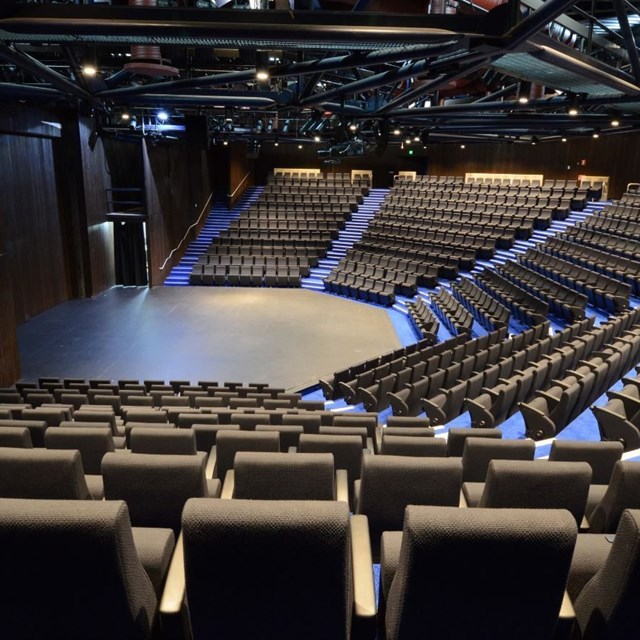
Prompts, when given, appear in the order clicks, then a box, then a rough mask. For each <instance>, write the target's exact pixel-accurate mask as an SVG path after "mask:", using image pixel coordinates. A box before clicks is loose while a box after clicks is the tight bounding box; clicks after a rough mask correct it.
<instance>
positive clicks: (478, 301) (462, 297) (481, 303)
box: [451, 278, 511, 331]
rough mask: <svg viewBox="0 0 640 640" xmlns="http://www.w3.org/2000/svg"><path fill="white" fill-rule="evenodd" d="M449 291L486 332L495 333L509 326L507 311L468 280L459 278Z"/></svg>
mask: <svg viewBox="0 0 640 640" xmlns="http://www.w3.org/2000/svg"><path fill="white" fill-rule="evenodd" d="M451 290H452V291H453V295H454V297H455V298H456V299H457V300H458V301H459V302H460V303H461V304H462V305H464V307H465V308H466V309H467V310H468V311H469V312H470V313H471V314H472V315H473V317H474V318H475V319H476V320H477V321H478V322H479V323H480V324H481V325H482V326H483V327H484V328H485V329H487V331H495V330H496V329H499V328H500V327H506V326H508V325H509V319H510V317H511V314H510V312H509V309H507V307H505V306H503V305H501V304H500V303H499V302H498V301H497V300H496V298H494V297H492V296H490V295H489V294H487V293H486V292H485V291H483V290H482V289H481V288H480V287H478V286H477V285H476V284H474V283H473V282H472V281H471V280H469V279H468V278H461V279H460V281H459V282H454V283H452V285H451Z"/></svg>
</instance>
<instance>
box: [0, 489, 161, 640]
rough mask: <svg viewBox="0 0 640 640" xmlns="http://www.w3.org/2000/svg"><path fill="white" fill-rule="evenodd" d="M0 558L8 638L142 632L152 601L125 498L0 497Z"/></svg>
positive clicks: (134, 638) (78, 638)
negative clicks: (6, 581) (7, 586)
mask: <svg viewBox="0 0 640 640" xmlns="http://www.w3.org/2000/svg"><path fill="white" fill-rule="evenodd" d="M0 563H1V564H2V568H3V569H2V570H3V572H6V574H5V575H7V576H11V588H10V589H5V590H4V593H3V598H2V621H1V622H0V627H1V628H2V635H3V637H5V638H11V639H12V640H31V639H33V638H47V637H49V638H50V637H52V636H55V637H57V638H65V639H68V640H83V639H85V638H87V637H91V638H95V639H96V640H110V639H112V638H119V639H123V640H143V639H145V638H149V637H151V630H152V627H153V622H154V618H155V614H156V608H157V602H156V597H155V594H154V590H153V587H152V585H151V582H150V581H149V578H148V577H147V574H146V573H145V570H144V569H143V567H142V564H141V563H140V559H139V558H138V554H137V553H136V549H135V546H134V543H133V537H132V533H131V524H130V522H129V514H128V511H127V505H126V504H125V503H124V502H121V501H117V502H80V503H79V502H72V501H69V500H6V499H0Z"/></svg>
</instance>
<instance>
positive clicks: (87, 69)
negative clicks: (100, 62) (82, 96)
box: [82, 64, 98, 78]
mask: <svg viewBox="0 0 640 640" xmlns="http://www.w3.org/2000/svg"><path fill="white" fill-rule="evenodd" d="M82 73H83V74H84V75H85V76H86V77H87V78H95V77H96V76H97V75H98V70H97V69H96V67H95V66H94V65H92V64H86V65H85V66H84V67H82Z"/></svg>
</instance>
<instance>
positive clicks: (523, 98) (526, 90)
mask: <svg viewBox="0 0 640 640" xmlns="http://www.w3.org/2000/svg"><path fill="white" fill-rule="evenodd" d="M530 94H531V83H530V82H529V81H528V80H522V81H521V82H520V84H519V85H518V102H519V103H520V104H527V102H529V95H530Z"/></svg>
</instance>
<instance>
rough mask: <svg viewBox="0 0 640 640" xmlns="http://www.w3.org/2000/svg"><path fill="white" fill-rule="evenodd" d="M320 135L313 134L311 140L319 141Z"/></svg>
mask: <svg viewBox="0 0 640 640" xmlns="http://www.w3.org/2000/svg"><path fill="white" fill-rule="evenodd" d="M320 139H321V138H320V136H313V141H314V142H320Z"/></svg>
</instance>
